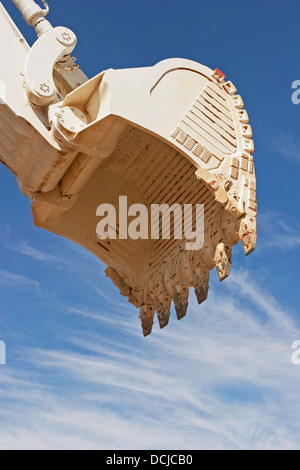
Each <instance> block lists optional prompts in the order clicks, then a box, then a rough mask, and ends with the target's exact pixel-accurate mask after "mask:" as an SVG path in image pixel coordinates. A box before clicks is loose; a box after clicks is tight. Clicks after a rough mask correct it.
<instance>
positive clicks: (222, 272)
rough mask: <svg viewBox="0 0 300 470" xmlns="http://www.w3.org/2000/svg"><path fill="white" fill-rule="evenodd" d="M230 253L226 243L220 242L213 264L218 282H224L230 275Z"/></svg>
mask: <svg viewBox="0 0 300 470" xmlns="http://www.w3.org/2000/svg"><path fill="white" fill-rule="evenodd" d="M231 252H232V248H231V246H230V245H229V244H227V243H223V242H221V243H219V244H218V245H217V247H216V252H215V264H216V268H217V272H218V275H219V279H220V281H224V279H226V278H227V277H228V276H229V274H230V268H231Z"/></svg>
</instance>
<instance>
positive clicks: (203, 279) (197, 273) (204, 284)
mask: <svg viewBox="0 0 300 470" xmlns="http://www.w3.org/2000/svg"><path fill="white" fill-rule="evenodd" d="M208 281H209V270H208V269H207V268H205V267H197V268H195V269H194V272H193V285H194V288H195V294H196V297H197V301H198V304H199V305H200V304H202V303H203V302H204V301H205V300H206V299H207V296H208V289H209V285H208Z"/></svg>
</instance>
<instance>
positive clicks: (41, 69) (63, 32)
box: [25, 26, 77, 106]
mask: <svg viewBox="0 0 300 470" xmlns="http://www.w3.org/2000/svg"><path fill="white" fill-rule="evenodd" d="M76 43H77V38H76V36H75V34H74V33H73V31H71V30H70V29H68V28H64V27H61V26H59V27H57V28H54V29H52V30H50V31H48V32H47V33H45V34H44V35H43V36H41V37H40V38H39V39H38V40H37V41H36V42H35V43H34V45H33V46H32V48H31V49H30V51H29V54H28V56H27V60H26V64H25V90H26V94H27V97H28V99H29V101H30V102H31V103H33V104H34V105H36V106H49V105H50V104H51V103H52V101H53V100H54V98H55V95H56V87H55V84H54V79H53V68H54V65H55V64H56V63H57V62H59V61H60V60H61V59H62V58H63V57H68V56H69V55H70V54H71V53H72V51H73V49H74V48H75V46H76Z"/></svg>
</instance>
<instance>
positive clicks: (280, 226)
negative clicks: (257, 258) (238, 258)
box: [259, 208, 300, 251]
mask: <svg viewBox="0 0 300 470" xmlns="http://www.w3.org/2000/svg"><path fill="white" fill-rule="evenodd" d="M259 231H260V234H261V235H262V237H263V245H264V247H267V248H274V249H279V250H282V251H284V250H292V249H296V248H297V247H299V246H300V222H299V221H298V220H297V217H295V219H294V221H293V224H291V221H290V220H288V219H287V218H285V217H284V216H283V215H282V214H279V213H278V212H276V211H273V210H270V209H266V208H262V209H261V210H260V213H259Z"/></svg>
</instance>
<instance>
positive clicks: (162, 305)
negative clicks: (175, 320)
mask: <svg viewBox="0 0 300 470" xmlns="http://www.w3.org/2000/svg"><path fill="white" fill-rule="evenodd" d="M171 302H172V299H171V298H170V297H169V296H168V295H167V294H161V295H159V296H158V297H157V303H156V312H157V318H158V321H159V326H160V328H165V326H167V325H168V323H169V319H170V309H171Z"/></svg>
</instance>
